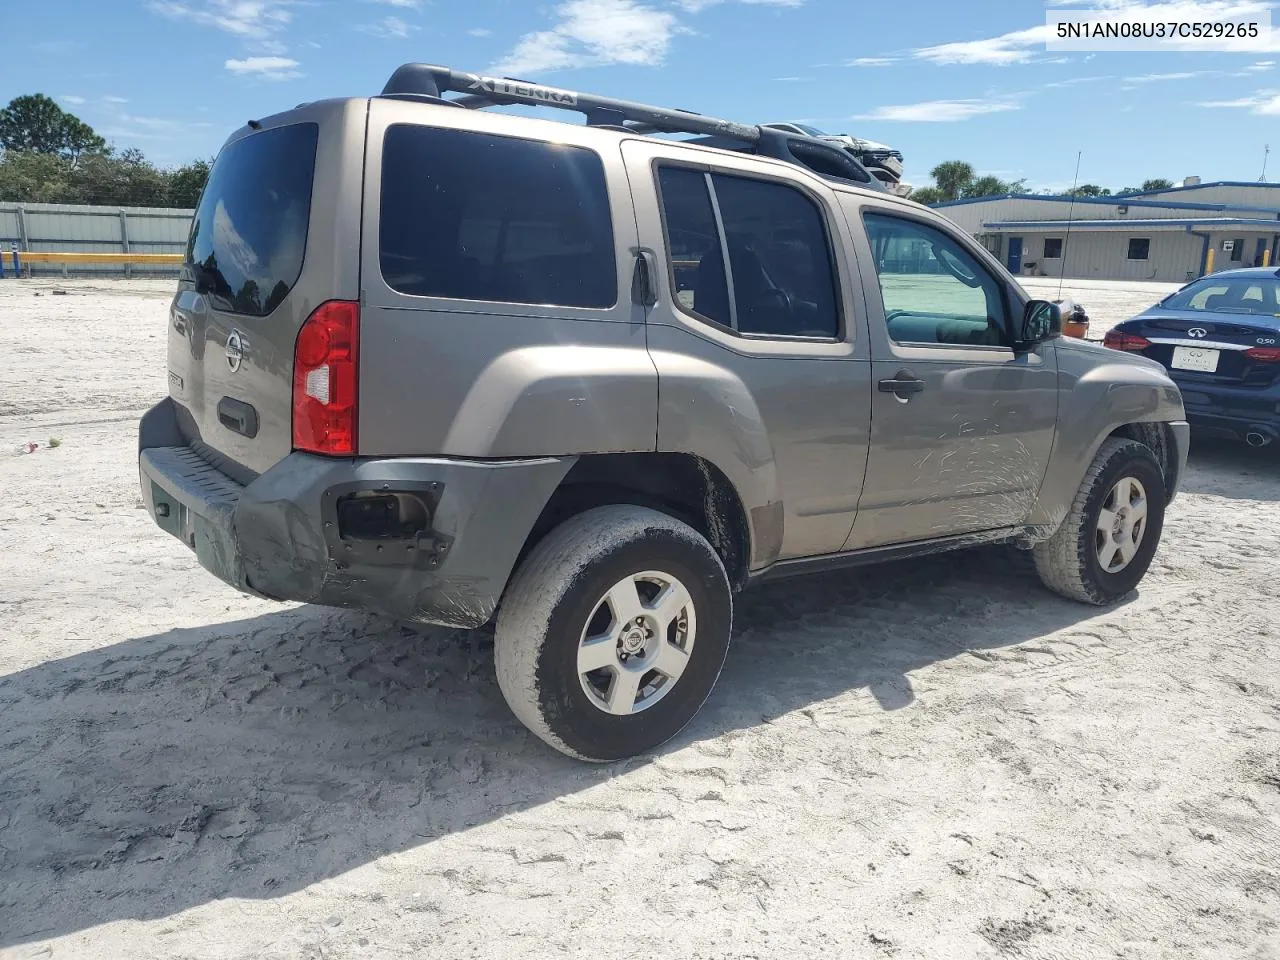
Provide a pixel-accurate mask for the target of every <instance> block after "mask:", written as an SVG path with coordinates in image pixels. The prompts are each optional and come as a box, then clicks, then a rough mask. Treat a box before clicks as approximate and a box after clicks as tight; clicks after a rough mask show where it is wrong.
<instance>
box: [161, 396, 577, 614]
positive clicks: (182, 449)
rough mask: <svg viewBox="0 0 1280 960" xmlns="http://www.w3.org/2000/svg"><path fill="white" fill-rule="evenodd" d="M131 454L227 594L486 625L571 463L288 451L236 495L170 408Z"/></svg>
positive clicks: (164, 518)
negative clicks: (228, 588)
mask: <svg viewBox="0 0 1280 960" xmlns="http://www.w3.org/2000/svg"><path fill="white" fill-rule="evenodd" d="M138 446H139V451H138V468H139V474H140V480H141V484H142V496H143V499H144V501H145V502H146V505H147V509H148V510H149V511H150V512H151V516H152V517H153V518H154V519H155V521H156V523H157V524H158V525H159V526H160V527H161V529H163V530H165V531H166V532H168V533H170V534H171V535H173V536H175V537H177V538H178V539H180V540H182V541H183V542H184V543H186V544H187V546H188V547H190V548H191V549H192V550H193V551H194V552H195V554H196V558H197V560H199V562H200V565H201V566H203V567H204V568H205V569H206V570H208V571H209V572H210V573H212V574H214V575H215V576H216V577H218V578H219V579H221V580H223V581H225V582H227V583H229V584H231V585H232V586H233V587H235V588H236V589H238V590H241V591H243V592H245V593H249V594H253V595H255V596H261V597H266V598H268V599H272V600H291V601H301V602H304V603H316V604H322V605H326V606H335V607H352V608H357V609H364V610H371V611H376V612H379V613H383V614H387V615H389V616H393V617H397V618H400V619H405V620H411V621H415V622H419V623H435V624H442V625H445V626H454V627H478V626H482V625H484V624H485V623H487V622H488V621H489V619H490V618H491V617H492V616H493V613H494V611H495V610H496V608H497V605H498V600H499V599H500V598H501V595H502V590H503V589H504V587H505V586H506V582H507V578H508V577H509V576H510V573H511V570H512V568H513V567H514V565H515V562H516V559H517V557H518V556H519V553H520V550H521V548H522V547H523V546H524V542H525V538H526V537H527V536H528V533H529V531H530V530H531V529H532V528H533V525H534V522H535V521H536V520H537V518H538V515H539V514H540V513H541V512H542V508H543V507H544V506H545V505H546V503H547V501H548V500H549V499H550V497H551V494H552V493H553V492H554V491H555V489H556V486H557V485H558V484H559V483H560V481H561V480H562V479H563V478H564V475H565V474H566V473H568V471H569V468H570V467H571V466H572V465H573V462H574V461H573V459H572V458H542V459H537V460H506V461H467V460H448V459H439V458H421V457H397V458H379V459H333V458H329V457H320V456H313V455H311V454H305V453H292V454H290V455H289V456H287V457H285V458H284V459H283V460H282V461H280V463H278V464H276V465H275V466H274V467H272V468H271V469H270V470H268V471H267V472H266V473H264V474H262V475H261V476H260V477H258V478H257V479H256V480H254V481H253V482H252V483H250V484H248V485H247V486H244V485H241V484H239V483H237V482H235V481H234V480H232V479H231V478H230V477H228V476H226V475H225V474H223V473H221V472H220V471H218V470H217V469H216V468H215V467H213V466H211V465H210V464H209V463H207V462H206V461H205V460H203V459H202V458H201V457H200V455H199V454H198V453H196V452H195V451H194V450H193V449H191V448H190V447H188V446H187V445H186V444H185V443H184V442H183V440H182V438H181V435H180V434H179V433H178V428H177V422H176V420H175V419H174V413H173V405H172V401H171V400H167V399H166V400H164V401H162V402H161V403H160V404H158V405H156V406H155V407H153V408H152V409H151V410H150V411H149V412H148V413H147V414H146V416H144V417H143V420H142V423H141V425H140V427H139V435H138ZM399 504H407V505H408V506H405V507H401V506H399ZM392 514H394V518H393V519H391V517H392Z"/></svg>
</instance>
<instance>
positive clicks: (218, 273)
mask: <svg viewBox="0 0 1280 960" xmlns="http://www.w3.org/2000/svg"><path fill="white" fill-rule="evenodd" d="M318 135H319V128H318V127H317V126H316V124H314V123H297V124H291V125H289V126H287V127H275V128H274V129H271V130H264V131H262V132H261V133H255V134H252V135H250V136H248V137H245V138H244V139H242V140H237V141H236V142H235V143H233V144H231V145H230V146H228V147H226V148H225V149H224V150H223V151H222V152H221V153H220V154H219V155H218V159H217V161H216V162H215V163H214V165H213V170H212V171H211V173H210V174H209V183H208V185H207V186H206V187H205V189H204V193H203V194H202V195H201V197H200V208H199V209H198V210H196V215H195V220H194V221H193V222H192V225H191V235H190V237H189V238H188V240H187V270H188V272H189V274H190V277H191V279H193V280H194V281H195V282H196V285H197V288H198V289H200V291H201V292H202V293H204V294H205V296H206V297H208V298H209V299H210V300H211V301H212V306H213V307H214V308H215V309H219V310H228V311H231V312H232V313H243V314H249V315H251V316H256V317H261V316H266V315H267V314H269V313H271V311H273V310H274V309H275V308H276V307H278V306H279V305H280V302H281V301H282V300H283V299H284V298H285V297H286V296H287V295H288V293H289V291H290V290H291V289H293V285H294V284H295V283H297V282H298V274H300V273H301V272H302V256H303V253H304V252H305V251H306V248H307V222H308V220H309V219H310V217H311V180H312V176H313V174H314V173H315V165H316V140H317V137H318Z"/></svg>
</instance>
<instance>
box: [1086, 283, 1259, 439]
mask: <svg viewBox="0 0 1280 960" xmlns="http://www.w3.org/2000/svg"><path fill="white" fill-rule="evenodd" d="M1103 343H1104V344H1106V346H1108V347H1112V348H1113V349H1116V350H1126V351H1130V352H1133V353H1141V354H1142V355H1143V356H1146V357H1150V358H1151V359H1152V360H1157V361H1159V362H1160V363H1162V364H1163V365H1164V367H1165V369H1167V370H1168V371H1169V375H1170V376H1171V377H1172V378H1173V379H1174V380H1175V381H1176V382H1177V384H1178V386H1179V388H1181V390H1182V398H1183V401H1184V403H1185V404H1186V407H1187V419H1188V420H1190V421H1191V424H1192V425H1193V426H1196V427H1199V428H1200V429H1201V430H1202V431H1204V432H1208V433H1214V434H1217V435H1219V436H1224V437H1230V438H1234V439H1237V440H1240V439H1243V440H1245V441H1246V442H1247V443H1249V444H1250V445H1252V446H1255V447H1261V446H1265V445H1266V444H1268V443H1271V442H1272V441H1274V440H1276V439H1277V438H1280V270H1276V269H1275V268H1274V267H1253V268H1250V269H1247V270H1224V271H1223V272H1222V273H1213V274H1210V275H1209V276H1207V277H1201V278H1200V279H1199V280H1193V281H1192V282H1191V283H1188V284H1187V285H1186V286H1185V287H1183V288H1182V289H1181V290H1178V291H1177V292H1176V293H1172V294H1170V295H1169V296H1167V297H1165V298H1164V299H1163V300H1161V301H1160V302H1159V303H1157V304H1156V305H1155V306H1152V307H1148V308H1147V309H1146V310H1144V311H1142V313H1140V314H1138V315H1137V316H1136V317H1134V318H1133V319H1131V320H1126V321H1124V323H1121V324H1118V325H1117V326H1115V327H1114V328H1112V329H1111V330H1110V331H1109V332H1108V333H1107V335H1106V339H1105V340H1103Z"/></svg>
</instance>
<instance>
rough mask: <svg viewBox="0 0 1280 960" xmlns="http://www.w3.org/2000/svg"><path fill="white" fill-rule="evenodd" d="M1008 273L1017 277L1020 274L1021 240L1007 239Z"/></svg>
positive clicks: (1017, 238) (1019, 238)
mask: <svg viewBox="0 0 1280 960" xmlns="http://www.w3.org/2000/svg"><path fill="white" fill-rule="evenodd" d="M1009 272H1010V273H1012V274H1013V275H1014V276H1017V275H1018V274H1019V273H1021V272H1022V238H1021V237H1010V238H1009Z"/></svg>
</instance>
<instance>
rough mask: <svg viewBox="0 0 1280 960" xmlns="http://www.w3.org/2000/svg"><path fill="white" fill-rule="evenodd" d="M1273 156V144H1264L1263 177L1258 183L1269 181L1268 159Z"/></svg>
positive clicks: (1259, 178)
mask: <svg viewBox="0 0 1280 960" xmlns="http://www.w3.org/2000/svg"><path fill="white" fill-rule="evenodd" d="M1270 155H1271V144H1269V143H1264V144H1263V145H1262V175H1261V176H1260V177H1258V182H1259V183H1263V182H1265V181H1266V179H1267V157H1268V156H1270Z"/></svg>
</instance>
